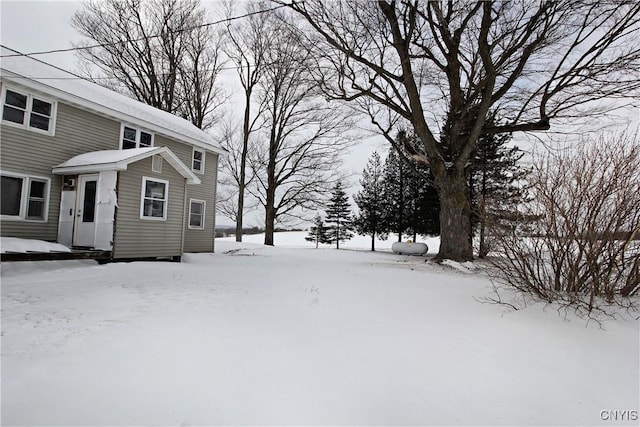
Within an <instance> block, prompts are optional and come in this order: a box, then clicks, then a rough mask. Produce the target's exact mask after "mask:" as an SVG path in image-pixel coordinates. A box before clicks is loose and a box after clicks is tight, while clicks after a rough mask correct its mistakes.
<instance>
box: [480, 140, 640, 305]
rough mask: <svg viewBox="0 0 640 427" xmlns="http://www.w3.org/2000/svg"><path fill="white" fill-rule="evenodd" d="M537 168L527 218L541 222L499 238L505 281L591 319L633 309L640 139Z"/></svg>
mask: <svg viewBox="0 0 640 427" xmlns="http://www.w3.org/2000/svg"><path fill="white" fill-rule="evenodd" d="M537 163H538V164H537V166H535V169H534V172H533V174H532V176H531V179H532V182H531V190H532V196H533V202H532V203H531V204H530V205H529V206H528V207H527V212H526V214H527V215H528V216H530V217H533V218H536V219H535V220H534V221H533V222H531V223H528V224H527V226H526V229H523V227H521V228H516V229H514V230H512V231H510V232H508V233H505V234H502V235H500V236H497V239H498V242H499V245H500V251H501V252H502V253H501V255H502V256H500V257H497V258H496V259H494V261H493V262H494V264H495V266H496V267H497V281H498V282H500V283H501V284H506V285H508V286H510V287H512V288H515V289H516V290H519V291H522V292H525V293H528V294H533V295H534V296H536V297H538V298H540V299H542V300H545V301H548V302H554V301H560V302H562V303H564V304H568V305H574V306H576V307H579V308H581V309H583V308H584V309H586V310H587V311H588V312H589V313H590V312H591V311H592V310H594V309H596V308H600V307H602V306H603V304H618V305H623V306H626V307H632V306H633V300H634V297H637V296H638V293H639V291H640V240H639V238H640V145H639V144H638V136H637V135H629V134H621V135H616V136H610V137H601V138H600V139H599V140H597V141H590V140H584V141H583V143H582V144H581V145H580V146H579V147H577V148H572V149H570V150H563V151H560V152H555V153H552V152H549V153H547V154H546V155H545V156H543V159H542V161H540V162H537Z"/></svg>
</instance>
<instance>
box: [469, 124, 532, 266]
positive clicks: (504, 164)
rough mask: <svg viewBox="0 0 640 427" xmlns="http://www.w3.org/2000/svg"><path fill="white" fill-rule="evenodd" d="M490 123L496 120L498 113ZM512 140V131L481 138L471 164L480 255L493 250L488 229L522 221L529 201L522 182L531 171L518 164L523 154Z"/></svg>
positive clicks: (474, 212)
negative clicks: (522, 209) (522, 208)
mask: <svg viewBox="0 0 640 427" xmlns="http://www.w3.org/2000/svg"><path fill="white" fill-rule="evenodd" d="M488 122H490V123H494V122H495V114H493V115H492V116H491V117H490V119H489V120H488ZM510 141H511V135H510V134H503V135H490V136H484V137H481V138H480V139H479V140H478V147H477V151H476V155H475V157H474V160H473V162H472V165H471V173H470V178H469V180H470V185H469V187H470V189H471V207H472V214H473V215H472V221H473V222H472V224H473V225H474V228H477V229H478V234H479V241H480V242H479V249H478V256H479V257H480V258H483V257H485V256H486V255H487V254H488V253H489V251H490V249H491V247H490V244H489V242H488V237H489V236H488V232H489V231H491V232H499V230H500V229H501V228H510V227H513V226H514V224H515V223H516V222H519V221H521V220H523V218H521V217H520V215H519V213H518V206H519V205H520V203H521V202H524V201H526V197H525V194H524V193H525V191H524V189H523V188H522V186H521V183H522V181H523V180H524V178H525V176H526V174H527V173H528V172H527V171H526V170H525V169H524V168H523V167H522V166H520V165H519V164H518V161H519V160H520V159H521V158H522V156H524V153H523V152H522V151H521V150H520V149H519V148H518V147H507V144H508V143H509V142H510Z"/></svg>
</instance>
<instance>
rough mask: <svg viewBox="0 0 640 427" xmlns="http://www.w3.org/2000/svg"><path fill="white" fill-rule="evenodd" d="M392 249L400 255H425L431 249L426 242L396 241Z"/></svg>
mask: <svg viewBox="0 0 640 427" xmlns="http://www.w3.org/2000/svg"><path fill="white" fill-rule="evenodd" d="M391 250H392V251H393V252H395V253H397V254H400V255H424V254H426V253H427V251H428V250H429V247H428V246H427V245H426V243H413V242H411V241H408V242H395V243H394V244H393V245H391Z"/></svg>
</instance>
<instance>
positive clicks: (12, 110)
mask: <svg viewBox="0 0 640 427" xmlns="http://www.w3.org/2000/svg"><path fill="white" fill-rule="evenodd" d="M26 111H27V95H23V94H21V93H18V92H14V91H12V90H9V89H7V93H6V96H5V100H4V109H3V113H2V119H3V120H7V121H10V122H13V123H19V124H24V115H25V113H26Z"/></svg>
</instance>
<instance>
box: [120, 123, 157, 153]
mask: <svg viewBox="0 0 640 427" xmlns="http://www.w3.org/2000/svg"><path fill="white" fill-rule="evenodd" d="M124 128H129V129H133V130H135V131H136V140H135V143H136V146H135V147H134V148H145V147H146V146H145V147H140V135H141V134H142V132H144V133H146V134H148V135H151V145H149V147H154V146H155V145H154V143H155V135H154V133H153V132H151V131H148V130H146V129H144V128H141V127H140V126H135V125H132V124H130V123H122V124H121V125H120V142H119V147H120V150H125V148H123V144H122V143H123V142H124V141H123V140H124ZM126 150H128V148H126Z"/></svg>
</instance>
